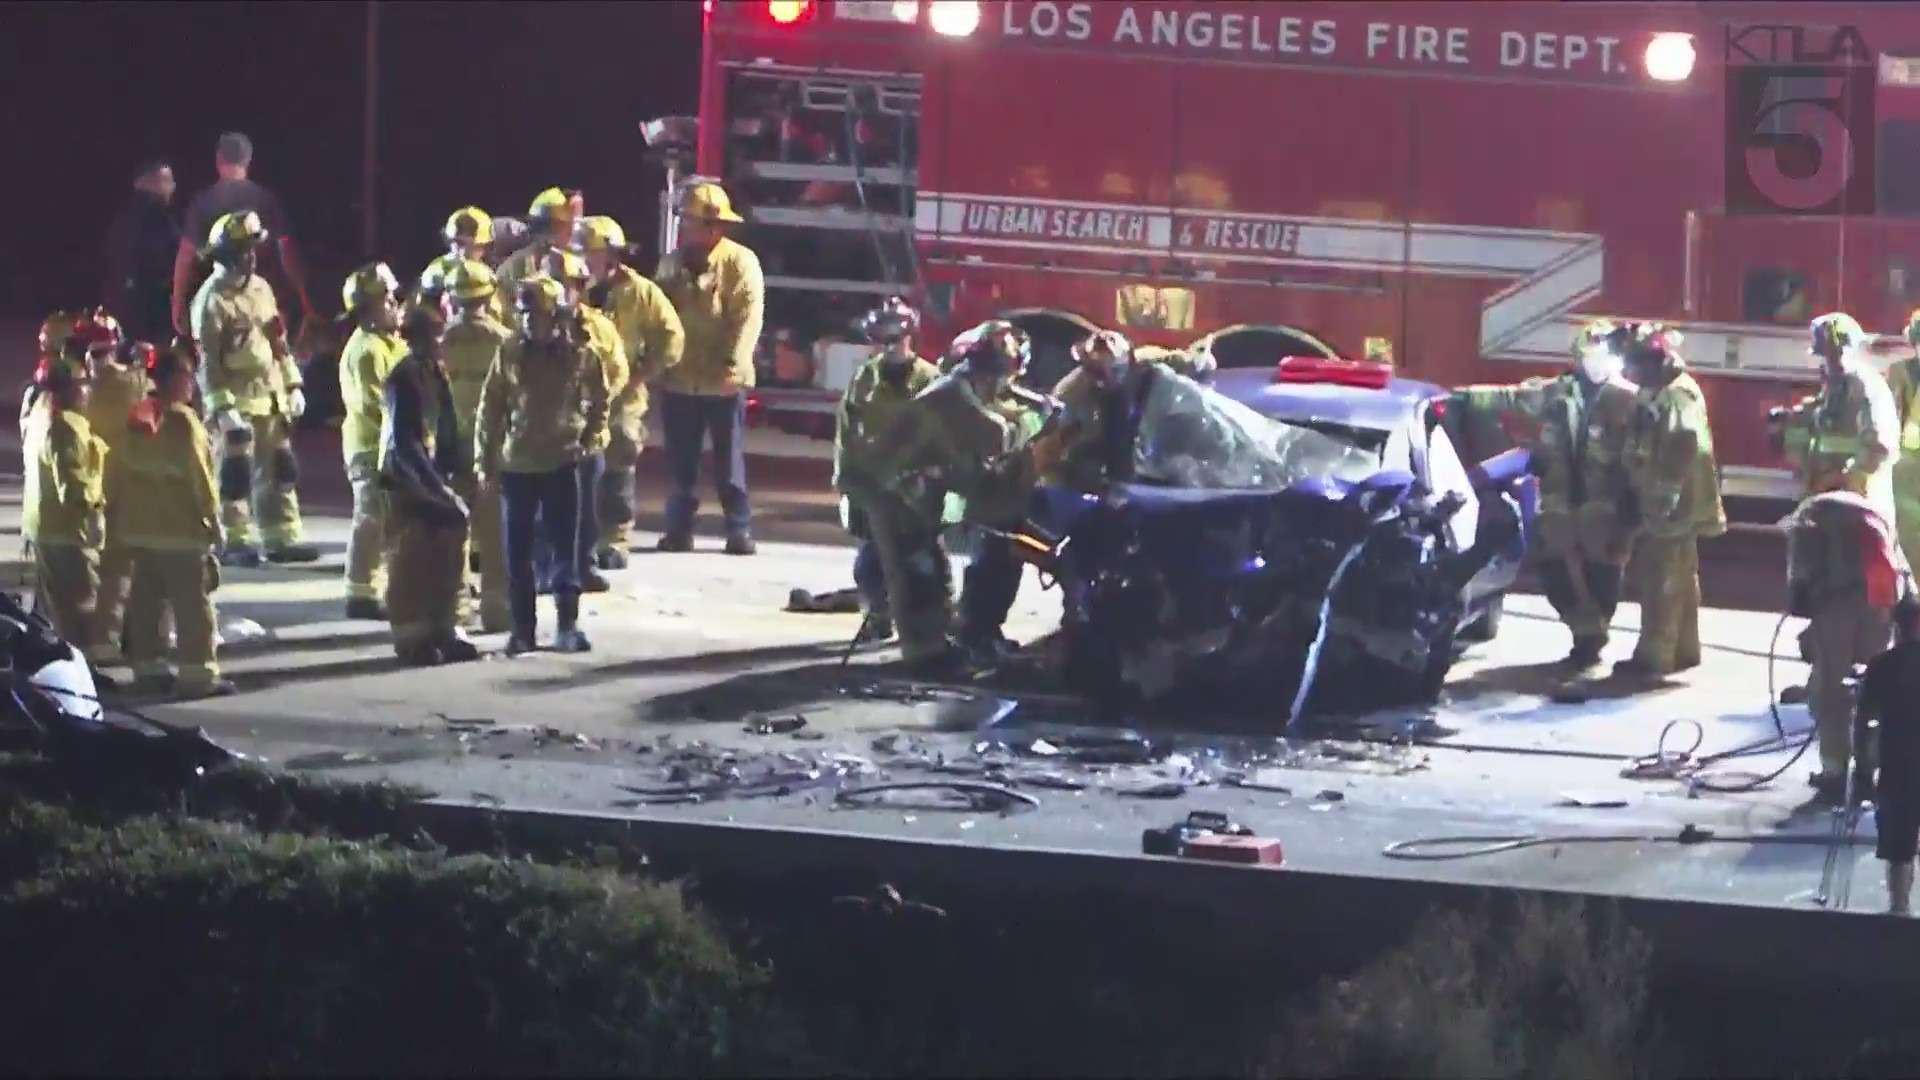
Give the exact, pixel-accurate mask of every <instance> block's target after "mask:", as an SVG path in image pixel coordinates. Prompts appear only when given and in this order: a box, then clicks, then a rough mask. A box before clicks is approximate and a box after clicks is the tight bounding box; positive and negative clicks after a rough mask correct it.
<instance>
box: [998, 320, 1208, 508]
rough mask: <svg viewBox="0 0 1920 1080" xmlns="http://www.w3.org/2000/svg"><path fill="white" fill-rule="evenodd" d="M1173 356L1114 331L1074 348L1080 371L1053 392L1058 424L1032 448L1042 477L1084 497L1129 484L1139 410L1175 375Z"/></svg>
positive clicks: (1066, 376)
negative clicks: (1159, 382) (1164, 378)
mask: <svg viewBox="0 0 1920 1080" xmlns="http://www.w3.org/2000/svg"><path fill="white" fill-rule="evenodd" d="M1175 355H1178V354H1172V353H1170V351H1169V350H1166V349H1156V350H1149V349H1146V348H1135V347H1134V346H1133V344H1132V343H1131V342H1129V341H1128V340H1127V339H1126V337H1125V335H1123V334H1121V333H1119V332H1118V331H1115V330H1103V331H1101V332H1099V333H1097V334H1093V335H1091V336H1090V337H1088V338H1087V339H1086V340H1084V341H1081V342H1080V343H1078V344H1076V345H1075V346H1074V347H1073V359H1074V362H1075V364H1076V365H1077V366H1076V367H1075V368H1074V369H1073V370H1072V371H1070V372H1068V373H1067V374H1066V375H1065V376H1064V377H1063V378H1062V379H1061V380H1060V382H1059V383H1058V384H1057V385H1056V386H1055V387H1054V389H1053V396H1054V397H1055V398H1056V399H1057V400H1058V401H1059V402H1060V410H1061V411H1060V424H1059V426H1058V427H1056V428H1055V429H1054V430H1053V431H1052V432H1051V433H1050V434H1049V436H1048V437H1047V438H1046V439H1044V440H1041V441H1040V443H1038V444H1037V445H1035V447H1034V458H1035V463H1036V466H1037V467H1038V468H1039V471H1040V475H1041V477H1042V478H1043V479H1045V480H1046V481H1047V482H1049V483H1053V484H1057V485H1059V486H1061V487H1066V488H1071V489H1073V490H1075V491H1085V492H1099V491H1104V490H1105V489H1106V488H1107V486H1108V485H1109V484H1112V483H1121V482H1125V481H1126V480H1128V479H1131V476H1132V470H1133V438H1134V434H1135V431H1136V428H1137V424H1138V421H1137V417H1138V414H1139V411H1140V407H1141V405H1142V404H1144V403H1145V401H1146V396H1147V394H1148V392H1149V391H1151V389H1152V387H1153V382H1154V380H1155V379H1156V378H1158V377H1159V374H1160V373H1161V372H1168V371H1174V370H1176V368H1175V366H1174V365H1175V364H1177V363H1179V362H1180V361H1178V360H1175V359H1174V356H1175Z"/></svg>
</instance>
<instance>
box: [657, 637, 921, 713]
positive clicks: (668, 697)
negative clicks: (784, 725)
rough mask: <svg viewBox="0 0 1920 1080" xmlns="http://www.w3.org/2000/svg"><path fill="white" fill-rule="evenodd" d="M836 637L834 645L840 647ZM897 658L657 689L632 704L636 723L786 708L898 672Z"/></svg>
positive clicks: (835, 661) (761, 672) (802, 667)
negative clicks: (661, 691)
mask: <svg viewBox="0 0 1920 1080" xmlns="http://www.w3.org/2000/svg"><path fill="white" fill-rule="evenodd" d="M844 647H845V643H844V642H842V643H840V644H839V645H836V646H834V648H836V649H839V648H844ZM899 670H900V664H899V663H898V661H888V662H884V663H877V664H876V663H862V664H859V665H857V666H856V665H843V664H841V663H840V662H839V659H838V657H835V658H834V659H833V660H830V661H826V662H822V663H814V664H802V665H797V666H793V667H782V668H774V669H770V670H759V671H746V672H742V673H740V674H738V675H734V676H730V677H728V678H726V679H723V680H721V681H719V682H717V683H712V684H709V685H707V686H699V687H693V688H691V689H688V690H681V691H675V692H673V693H667V694H659V695H656V696H654V697H652V698H649V699H647V700H645V701H640V702H636V703H635V705H634V719H635V721H637V722H639V723H643V724H644V723H665V724H672V723H681V724H687V723H711V722H715V721H726V720H734V719H738V718H740V717H744V716H748V715H751V714H754V713H773V712H781V711H788V710H793V709H797V708H802V707H804V706H810V705H815V704H817V703H818V702H820V701H822V700H825V699H828V698H833V697H837V696H840V695H842V694H845V693H847V692H848V690H849V688H850V687H852V686H854V685H856V684H860V683H865V682H872V681H875V680H877V679H886V678H889V677H890V676H897V675H898V674H899Z"/></svg>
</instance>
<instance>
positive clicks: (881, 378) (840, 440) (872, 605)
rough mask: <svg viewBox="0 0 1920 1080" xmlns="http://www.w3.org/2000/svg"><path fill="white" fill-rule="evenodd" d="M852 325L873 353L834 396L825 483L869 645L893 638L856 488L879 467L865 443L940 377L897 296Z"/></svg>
mask: <svg viewBox="0 0 1920 1080" xmlns="http://www.w3.org/2000/svg"><path fill="white" fill-rule="evenodd" d="M860 328H861V330H862V331H863V332H864V333H865V335H866V338H867V340H868V341H871V342H872V343H873V345H874V355H873V359H871V360H869V361H867V363H866V365H865V366H864V367H862V368H861V369H860V370H859V371H858V372H856V373H855V374H854V376H853V379H852V381H851V382H849V383H848V384H847V392H846V393H845V394H844V395H843V396H842V397H841V398H840V409H839V413H838V415H837V416H836V418H835V419H836V423H835V425H834V433H833V487H834V490H835V491H838V492H839V493H840V523H841V525H843V526H844V527H845V528H846V530H847V533H848V534H849V535H851V536H852V537H853V538H854V539H855V540H856V541H858V542H859V545H860V546H859V547H858V548H857V549H856V551H855V553H854V557H853V584H854V587H855V588H856V589H857V590H858V591H859V593H860V603H861V606H862V607H863V608H864V609H865V612H866V619H865V621H863V622H862V623H861V626H860V630H859V634H858V638H859V640H860V642H861V643H862V644H869V643H874V642H881V641H885V640H887V639H888V638H891V637H892V636H893V614H892V611H891V610H890V608H889V605H888V603H887V578H886V570H885V567H884V566H883V564H882V561H881V558H880V547H879V545H878V544H877V543H876V542H875V540H874V535H873V529H872V528H871V527H870V526H869V523H868V520H867V509H866V500H865V498H864V497H863V496H862V494H861V493H862V492H870V491H872V490H874V488H875V487H876V486H877V480H876V477H877V476H879V475H880V473H881V472H882V471H883V470H884V467H885V463H884V462H878V461H875V460H874V451H873V443H874V441H875V440H876V439H878V438H879V436H880V435H881V434H882V433H883V432H885V431H886V430H887V428H888V426H889V425H890V424H891V423H892V422H893V419H894V417H895V416H897V415H898V414H899V412H900V411H901V409H903V408H904V407H905V406H906V405H907V403H908V402H910V401H912V400H913V398H914V396H915V395H917V394H919V393H920V391H922V390H925V389H926V388H927V387H928V386H930V385H932V384H933V381H934V380H935V379H937V378H939V377H940V369H939V368H938V367H936V366H935V365H934V364H933V363H932V362H931V361H928V360H923V359H921V358H920V357H919V355H917V354H916V352H915V349H914V345H915V343H916V341H917V339H918V338H919V334H920V313H919V312H917V311H915V310H914V309H913V308H912V307H909V306H908V305H907V303H906V301H904V300H901V299H900V298H899V297H894V298H892V299H889V300H888V301H887V302H886V303H884V304H882V305H881V306H880V307H878V308H876V309H874V310H873V311H870V312H868V313H867V315H866V317H865V318H864V319H862V320H861V327H860Z"/></svg>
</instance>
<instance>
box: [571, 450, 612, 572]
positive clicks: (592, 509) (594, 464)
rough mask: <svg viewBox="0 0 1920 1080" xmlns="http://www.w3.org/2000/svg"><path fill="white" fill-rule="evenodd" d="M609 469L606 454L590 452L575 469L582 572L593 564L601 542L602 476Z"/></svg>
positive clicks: (579, 554) (578, 554) (579, 555)
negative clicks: (595, 551) (578, 504)
mask: <svg viewBox="0 0 1920 1080" xmlns="http://www.w3.org/2000/svg"><path fill="white" fill-rule="evenodd" d="M606 471H607V458H606V455H604V454H589V455H587V457H586V458H585V459H584V460H582V461H581V462H580V464H579V466H577V467H576V469H575V475H576V476H577V477H578V482H579V485H580V494H579V496H578V498H579V500H580V539H579V542H578V544H577V545H576V546H577V548H578V553H577V557H578V558H579V560H580V563H579V565H580V573H582V574H584V573H586V568H587V567H589V566H592V565H593V555H594V550H595V549H596V548H597V547H598V546H599V543H600V477H601V475H602V474H603V473H605V472H606Z"/></svg>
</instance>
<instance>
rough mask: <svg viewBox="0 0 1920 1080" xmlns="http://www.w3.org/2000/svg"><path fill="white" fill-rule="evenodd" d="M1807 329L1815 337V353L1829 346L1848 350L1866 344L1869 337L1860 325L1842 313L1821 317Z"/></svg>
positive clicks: (1836, 312)
mask: <svg viewBox="0 0 1920 1080" xmlns="http://www.w3.org/2000/svg"><path fill="white" fill-rule="evenodd" d="M1807 329H1808V331H1809V332H1811V333H1812V335H1813V343H1812V344H1813V351H1814V352H1819V351H1820V350H1821V348H1822V347H1823V346H1828V345H1831V346H1832V347H1834V348H1836V349H1848V348H1851V347H1853V346H1855V345H1859V344H1862V343H1864V342H1865V341H1866V337H1867V333H1866V331H1864V330H1862V329H1860V323H1859V322H1858V321H1857V320H1855V319H1854V317H1853V316H1851V315H1848V314H1846V313H1845V312H1841V311H1835V312H1831V313H1829V314H1826V315H1822V316H1820V317H1819V318H1817V319H1815V320H1813V323H1812V325H1810V326H1809V327H1808V328H1807Z"/></svg>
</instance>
